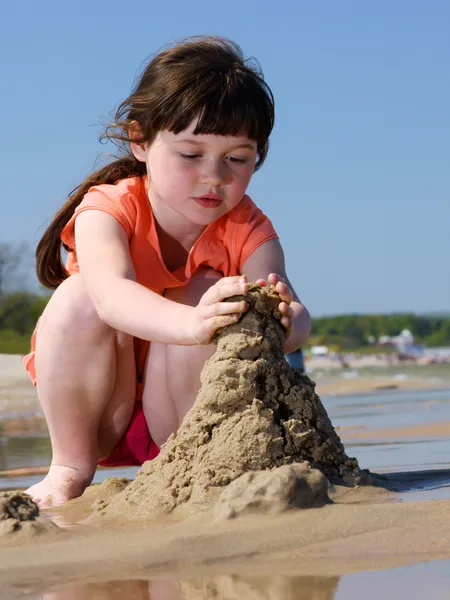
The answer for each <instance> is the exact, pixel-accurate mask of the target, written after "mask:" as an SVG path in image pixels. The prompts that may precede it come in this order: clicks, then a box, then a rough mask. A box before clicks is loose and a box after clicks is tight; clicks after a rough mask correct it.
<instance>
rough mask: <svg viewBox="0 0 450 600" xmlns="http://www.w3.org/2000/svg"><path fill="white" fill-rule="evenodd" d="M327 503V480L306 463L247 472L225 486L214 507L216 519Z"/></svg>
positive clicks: (269, 512)
mask: <svg viewBox="0 0 450 600" xmlns="http://www.w3.org/2000/svg"><path fill="white" fill-rule="evenodd" d="M328 502H330V499H329V497H328V481H327V479H326V477H325V475H323V474H322V473H321V472H320V471H319V470H318V469H311V467H310V466H309V465H308V463H303V464H302V463H297V464H292V465H284V466H283V467H278V468H277V469H273V470H271V471H256V472H255V471H250V472H248V473H244V475H241V476H240V477H239V478H238V479H236V480H235V481H233V482H232V483H230V485H227V486H226V488H225V489H224V490H223V492H222V493H221V494H220V497H219V499H218V501H217V503H216V505H215V507H214V516H215V518H216V519H218V520H223V519H234V518H235V517H238V516H241V515H250V514H258V513H264V514H280V513H282V512H285V511H286V510H289V509H292V508H312V507H319V506H323V505H324V504H327V503H328Z"/></svg>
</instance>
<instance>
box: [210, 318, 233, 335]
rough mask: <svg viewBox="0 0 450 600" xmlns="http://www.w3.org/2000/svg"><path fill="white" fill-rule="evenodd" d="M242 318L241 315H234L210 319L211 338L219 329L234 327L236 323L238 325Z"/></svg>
mask: <svg viewBox="0 0 450 600" xmlns="http://www.w3.org/2000/svg"><path fill="white" fill-rule="evenodd" d="M240 317H241V315H240V314H234V315H223V316H221V317H214V318H212V319H210V327H211V336H213V335H214V333H215V332H216V331H217V330H218V329H221V328H222V327H228V325H233V324H234V323H237V322H238V321H239V319H240Z"/></svg>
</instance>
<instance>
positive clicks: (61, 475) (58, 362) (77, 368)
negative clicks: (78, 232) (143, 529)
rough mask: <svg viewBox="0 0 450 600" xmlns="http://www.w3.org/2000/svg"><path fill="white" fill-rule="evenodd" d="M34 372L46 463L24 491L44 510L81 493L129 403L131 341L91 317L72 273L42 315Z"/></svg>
mask: <svg viewBox="0 0 450 600" xmlns="http://www.w3.org/2000/svg"><path fill="white" fill-rule="evenodd" d="M36 375H37V381H38V390H39V399H40V402H41V405H42V409H43V412H44V415H45V418H46V421H47V426H48V430H49V433H50V440H51V444H52V451H53V458H52V463H51V466H50V471H49V473H48V475H47V476H46V477H45V479H44V480H43V481H41V482H40V483H38V484H36V485H34V486H32V487H31V488H29V489H28V490H27V493H28V494H30V495H31V496H32V497H33V498H34V499H35V501H37V502H38V503H39V504H40V505H41V506H42V507H45V506H52V505H57V504H62V503H63V502H65V501H66V500H68V499H70V498H74V497H76V496H79V495H81V494H82V493H83V491H84V490H85V488H86V487H87V486H88V485H89V484H90V482H91V481H92V478H93V476H94V473H95V469H96V465H97V462H98V460H99V458H102V457H104V456H107V455H108V454H109V453H110V451H111V450H112V449H113V448H114V446H115V445H116V444H117V442H118V441H119V439H120V438H121V436H122V435H123V433H124V431H125V429H126V427H127V425H128V423H129V420H130V417H131V413H132V410H133V406H134V400H135V386H136V368H135V361H134V349H133V338H132V337H131V336H128V335H125V334H123V333H119V332H117V331H115V330H113V329H111V328H110V327H108V326H107V325H105V323H103V322H102V321H101V320H100V319H99V317H98V315H97V313H96V311H95V309H94V307H93V305H92V302H91V301H90V299H89V296H88V294H87V292H86V290H85V288H84V284H83V282H82V279H81V277H80V276H79V275H73V276H71V277H70V278H69V279H67V280H66V281H64V282H63V283H62V284H61V285H60V286H59V288H58V289H57V290H56V292H55V293H54V295H53V296H52V298H51V299H50V302H49V303H48V305H47V307H46V309H45V311H44V313H43V315H42V318H41V321H40V323H39V328H38V334H37V341H36Z"/></svg>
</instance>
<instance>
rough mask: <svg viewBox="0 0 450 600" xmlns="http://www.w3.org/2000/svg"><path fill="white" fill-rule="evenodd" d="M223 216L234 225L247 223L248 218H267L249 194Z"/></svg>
mask: <svg viewBox="0 0 450 600" xmlns="http://www.w3.org/2000/svg"><path fill="white" fill-rule="evenodd" d="M225 216H226V217H227V221H229V222H230V223H234V224H236V225H240V224H243V223H248V222H249V219H251V220H254V219H259V220H265V219H267V220H269V219H268V217H266V215H265V214H264V213H263V212H262V210H261V209H260V208H258V206H256V204H255V202H253V200H252V199H251V198H250V196H247V195H245V196H244V197H243V198H242V200H241V201H240V202H239V204H238V205H237V206H235V207H234V208H233V210H230V212H229V213H227V215H225Z"/></svg>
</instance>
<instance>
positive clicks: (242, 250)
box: [224, 195, 278, 268]
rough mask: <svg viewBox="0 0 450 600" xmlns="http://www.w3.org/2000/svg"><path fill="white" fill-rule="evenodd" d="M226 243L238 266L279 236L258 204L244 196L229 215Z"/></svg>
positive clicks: (226, 226) (225, 235) (226, 227)
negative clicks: (259, 248) (262, 245)
mask: <svg viewBox="0 0 450 600" xmlns="http://www.w3.org/2000/svg"><path fill="white" fill-rule="evenodd" d="M224 216H225V217H227V219H226V224H225V228H224V229H225V233H224V245H225V246H226V247H228V249H229V252H230V256H231V260H232V262H233V263H235V264H236V266H237V267H239V268H242V265H243V264H244V262H245V261H246V260H247V258H248V257H249V256H250V255H251V254H252V253H253V252H254V251H255V250H256V249H257V248H258V247H259V246H261V244H264V243H265V242H267V241H268V240H271V239H275V238H278V235H277V233H276V231H275V229H274V227H273V225H272V222H271V221H270V219H269V218H268V217H267V216H266V215H265V214H264V213H263V211H262V210H261V209H260V208H259V207H258V206H256V204H255V203H254V202H253V200H252V199H251V198H250V196H247V195H246V196H244V197H243V198H242V200H241V201H240V202H239V204H238V205H237V206H236V207H235V208H234V209H233V210H231V211H230V212H229V213H228V214H227V215H224Z"/></svg>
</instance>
